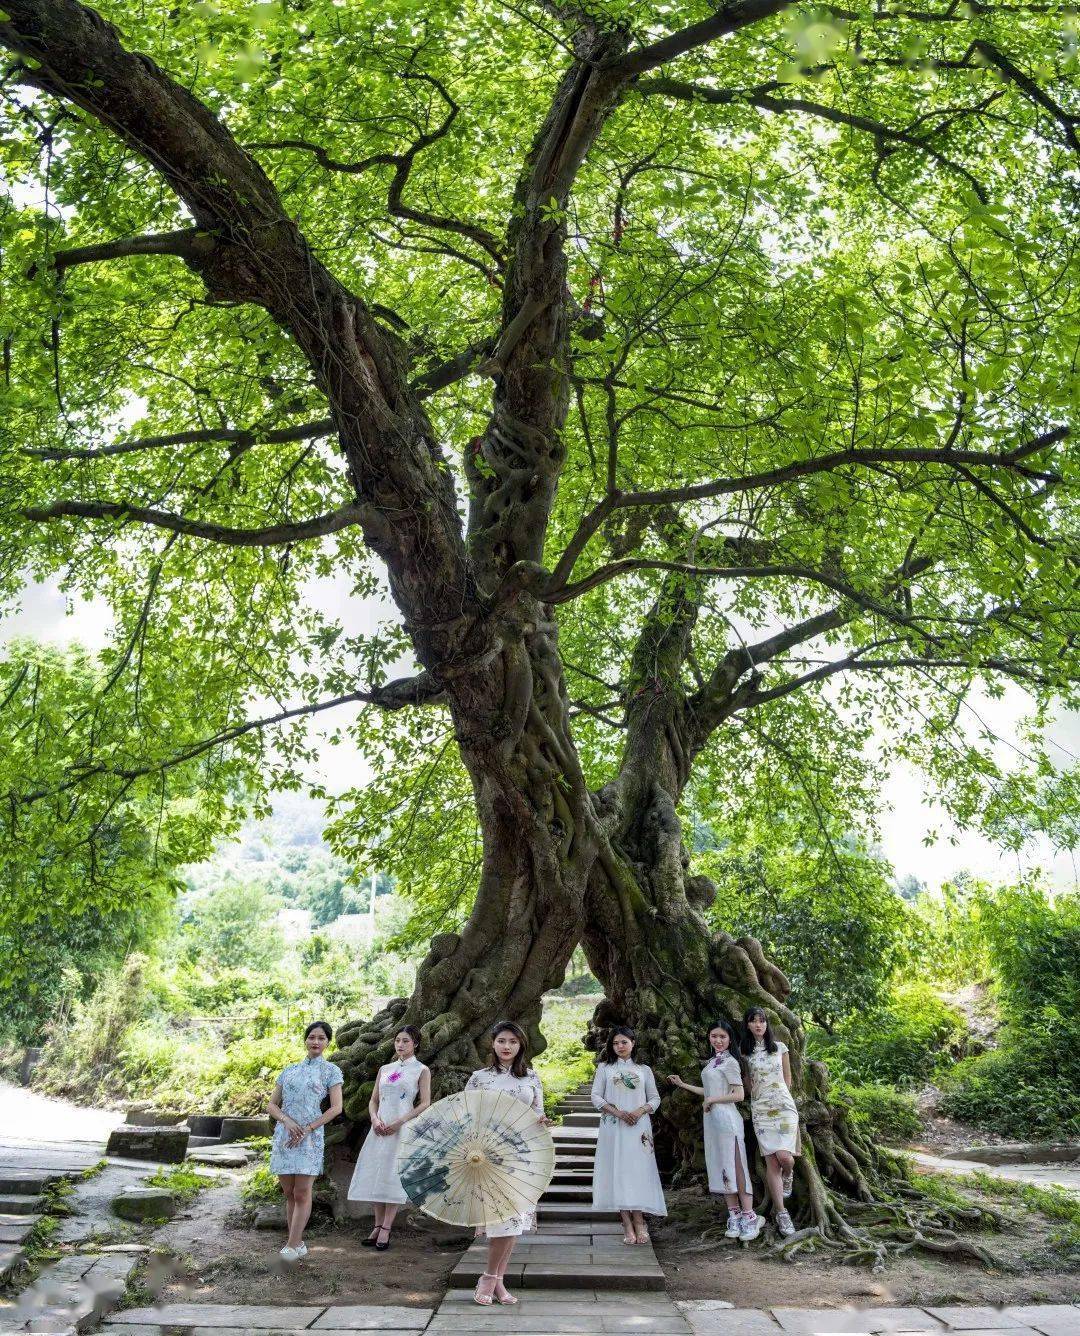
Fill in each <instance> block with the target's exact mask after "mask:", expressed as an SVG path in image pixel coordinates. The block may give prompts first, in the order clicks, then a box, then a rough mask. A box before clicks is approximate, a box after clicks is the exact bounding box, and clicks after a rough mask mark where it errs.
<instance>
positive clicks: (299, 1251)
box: [296, 1243, 307, 1257]
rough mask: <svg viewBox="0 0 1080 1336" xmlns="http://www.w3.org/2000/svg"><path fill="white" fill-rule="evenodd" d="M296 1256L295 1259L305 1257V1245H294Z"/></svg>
mask: <svg viewBox="0 0 1080 1336" xmlns="http://www.w3.org/2000/svg"><path fill="white" fill-rule="evenodd" d="M296 1255H297V1257H306V1256H307V1244H306V1243H298V1244H297V1245H296Z"/></svg>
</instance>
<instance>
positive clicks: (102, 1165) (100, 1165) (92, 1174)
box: [82, 1160, 109, 1183]
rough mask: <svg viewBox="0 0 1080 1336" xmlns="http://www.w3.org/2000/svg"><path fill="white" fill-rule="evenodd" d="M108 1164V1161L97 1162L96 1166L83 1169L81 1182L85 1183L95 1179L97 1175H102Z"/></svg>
mask: <svg viewBox="0 0 1080 1336" xmlns="http://www.w3.org/2000/svg"><path fill="white" fill-rule="evenodd" d="M108 1164H109V1162H108V1160H98V1162H97V1164H92V1165H91V1166H90V1168H89V1169H84V1170H83V1171H82V1180H83V1182H84V1183H86V1182H88V1181H89V1180H90V1179H91V1178H97V1176H98V1174H100V1173H104V1171H105V1170H106V1169H107V1168H108Z"/></svg>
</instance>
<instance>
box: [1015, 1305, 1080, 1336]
mask: <svg viewBox="0 0 1080 1336" xmlns="http://www.w3.org/2000/svg"><path fill="white" fill-rule="evenodd" d="M1005 1313H1006V1316H1008V1317H1009V1318H1011V1319H1012V1320H1013V1321H1014V1322H1016V1323H1017V1324H1018V1325H1019V1326H1021V1327H1034V1328H1035V1330H1036V1331H1037V1332H1038V1333H1039V1336H1077V1333H1078V1332H1080V1304H1021V1305H1014V1306H1011V1307H1009V1308H1006V1309H1005Z"/></svg>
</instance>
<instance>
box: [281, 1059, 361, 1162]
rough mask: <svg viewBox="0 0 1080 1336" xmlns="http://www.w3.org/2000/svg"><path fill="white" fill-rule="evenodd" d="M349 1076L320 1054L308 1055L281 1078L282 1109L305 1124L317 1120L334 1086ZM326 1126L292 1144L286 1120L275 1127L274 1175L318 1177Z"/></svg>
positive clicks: (301, 1123) (288, 1069)
mask: <svg viewBox="0 0 1080 1336" xmlns="http://www.w3.org/2000/svg"><path fill="white" fill-rule="evenodd" d="M344 1079H345V1078H344V1077H343V1076H342V1074H341V1068H340V1067H338V1066H336V1065H335V1064H334V1063H332V1062H327V1060H326V1059H325V1058H324V1057H322V1056H320V1057H317V1058H304V1059H303V1061H302V1062H294V1063H292V1064H291V1065H290V1066H288V1067H286V1068H285V1070H284V1071H283V1072H282V1073H281V1076H280V1077H279V1078H278V1082H279V1084H280V1086H281V1111H282V1112H283V1113H286V1114H288V1116H289V1117H290V1118H292V1119H294V1120H295V1121H296V1122H298V1123H299V1124H300V1126H301V1127H304V1126H306V1124H308V1123H310V1122H313V1121H314V1120H315V1119H316V1118H318V1117H319V1116H320V1115H321V1113H322V1109H321V1107H320V1106H321V1104H322V1102H323V1100H324V1099H325V1098H326V1096H327V1095H328V1094H329V1092H330V1090H331V1089H332V1087H334V1086H336V1085H341V1083H342V1081H343V1080H344ZM323 1140H324V1137H323V1129H322V1128H321V1127H317V1128H316V1129H315V1131H314V1132H309V1133H308V1134H307V1136H306V1137H305V1138H304V1139H303V1141H301V1143H300V1144H299V1146H290V1145H289V1134H288V1132H287V1131H286V1129H285V1125H284V1124H283V1123H278V1124H277V1125H276V1126H275V1127H274V1139H273V1143H272V1145H271V1150H270V1172H271V1173H274V1174H308V1175H310V1176H311V1177H313V1178H317V1177H318V1175H319V1174H321V1173H322V1171H323Z"/></svg>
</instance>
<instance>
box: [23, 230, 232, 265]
mask: <svg viewBox="0 0 1080 1336" xmlns="http://www.w3.org/2000/svg"><path fill="white" fill-rule="evenodd" d="M215 244H216V243H215V241H214V238H213V237H212V236H211V235H210V234H209V233H208V232H201V231H200V230H199V229H198V228H196V227H187V228H183V229H182V230H181V231H178V232H156V233H150V235H148V236H141V237H121V238H120V239H119V240H117V241H102V242H98V243H97V244H95V245H93V246H72V247H71V248H70V249H68V250H59V251H54V252H53V253H52V254H51V255H50V256H49V257H48V260H47V261H46V262H45V263H46V264H47V265H48V267H49V268H50V269H56V270H58V271H59V272H61V273H62V272H63V271H64V270H65V269H71V268H73V267H74V266H75V265H79V264H99V263H101V262H102V261H104V260H120V259H124V258H126V257H127V256H130V255H178V256H180V257H181V258H182V259H185V260H194V259H197V258H198V257H200V256H205V255H209V254H210V252H211V251H212V250H213V249H214V246H215ZM40 268H41V265H38V264H34V265H31V267H30V269H29V271H28V273H27V277H28V278H34V277H35V276H36V275H37V273H38V271H39V269H40Z"/></svg>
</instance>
